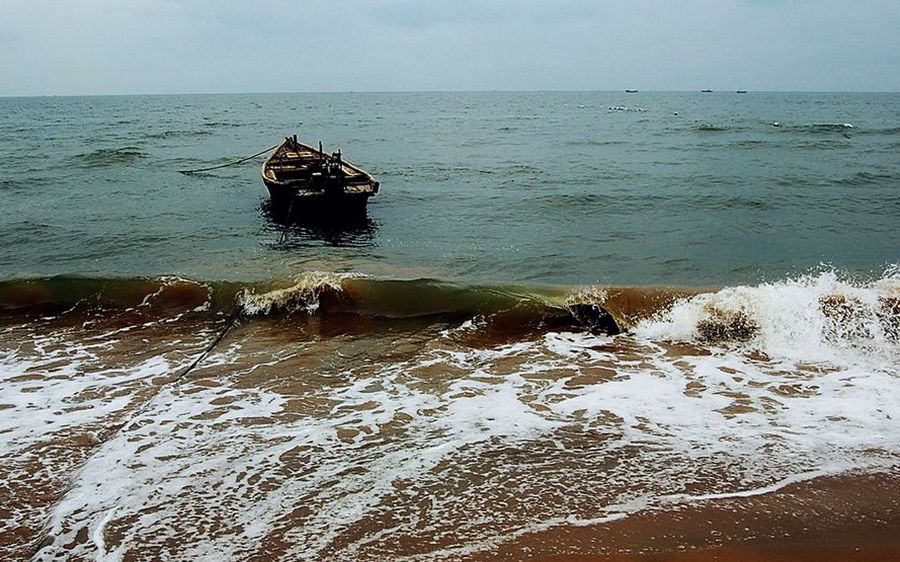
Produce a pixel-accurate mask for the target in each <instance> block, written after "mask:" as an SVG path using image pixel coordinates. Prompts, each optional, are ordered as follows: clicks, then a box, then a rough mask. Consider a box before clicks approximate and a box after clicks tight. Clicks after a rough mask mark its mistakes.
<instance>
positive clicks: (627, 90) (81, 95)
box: [0, 88, 900, 98]
mask: <svg viewBox="0 0 900 562" xmlns="http://www.w3.org/2000/svg"><path fill="white" fill-rule="evenodd" d="M739 90H740V93H748V94H749V93H758V94H897V93H900V90H752V89H744V88H738V89H735V90H732V89H728V90H710V91H704V89H691V90H641V89H639V88H634V89H632V88H617V89H612V90H584V89H556V90H544V89H538V90H517V89H508V90H507V89H486V90H281V91H257V92H251V91H247V92H237V91H234V92H145V93H72V94H3V93H0V98H88V97H140V96H247V95H286V94H494V93H496V94H503V93H507V94H517V93H518V94H537V93H548V94H549V93H630V94H635V93H637V94H640V93H655V94H664V93H671V94H676V93H677V94H683V93H706V94H709V93H713V94H716V93H719V94H722V93H724V94H735V93H738V91H739Z"/></svg>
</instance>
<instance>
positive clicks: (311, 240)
mask: <svg viewBox="0 0 900 562" xmlns="http://www.w3.org/2000/svg"><path fill="white" fill-rule="evenodd" d="M259 212H260V214H261V215H262V216H263V218H265V219H266V222H267V223H268V226H269V227H270V228H271V229H272V230H273V231H275V232H277V233H278V235H277V237H276V242H277V246H278V247H279V248H282V249H286V250H289V249H292V248H304V247H308V246H311V245H320V244H322V243H325V244H327V245H329V246H348V247H357V248H359V247H366V246H374V245H375V234H376V233H377V231H378V223H376V222H375V221H374V220H372V219H371V218H370V217H369V215H368V213H367V212H366V211H365V210H363V211H362V212H359V213H353V214H336V213H327V212H320V213H315V214H298V213H291V214H290V215H287V214H286V213H284V212H283V211H282V212H279V211H278V210H277V209H276V208H275V207H274V206H273V205H272V204H271V201H269V200H266V201H264V202H262V203H261V204H260V207H259Z"/></svg>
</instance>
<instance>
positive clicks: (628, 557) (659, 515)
mask: <svg viewBox="0 0 900 562" xmlns="http://www.w3.org/2000/svg"><path fill="white" fill-rule="evenodd" d="M898 528H900V469H898V468H892V469H889V470H887V471H885V472H878V473H871V474H867V473H851V474H843V475H837V476H821V477H817V478H814V479H811V480H807V481H804V482H799V483H794V484H789V485H787V486H784V487H783V488H780V489H779V490H777V491H773V492H768V493H765V494H761V495H756V496H750V497H735V498H728V499H716V500H704V501H702V502H700V503H695V504H687V505H680V506H673V507H672V508H669V509H659V510H648V511H642V512H639V513H635V514H633V515H630V516H628V517H625V518H622V519H618V520H615V521H611V522H608V523H603V524H598V525H590V526H585V527H576V526H562V527H555V528H552V529H548V530H545V531H538V532H534V533H529V534H525V535H522V536H520V537H518V538H516V539H514V540H512V541H510V542H508V543H504V544H502V545H500V546H499V547H498V548H497V549H495V550H494V551H491V552H481V553H476V554H472V555H468V556H464V557H462V558H460V560H465V561H468V562H487V561H489V560H491V561H492V560H534V561H542V562H563V561H566V562H635V561H646V562H688V561H691V562H694V561H697V562H709V561H714V560H722V561H729V562H763V561H767V562H812V561H817V562H844V561H849V562H856V561H859V562H863V561H867V562H879V561H885V562H887V561H893V560H900V535H898V534H897V533H896V529H898Z"/></svg>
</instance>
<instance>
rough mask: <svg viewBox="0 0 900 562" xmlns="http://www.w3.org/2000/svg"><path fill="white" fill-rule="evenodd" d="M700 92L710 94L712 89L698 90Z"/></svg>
mask: <svg viewBox="0 0 900 562" xmlns="http://www.w3.org/2000/svg"><path fill="white" fill-rule="evenodd" d="M700 92H701V93H703V94H711V93H712V90H700Z"/></svg>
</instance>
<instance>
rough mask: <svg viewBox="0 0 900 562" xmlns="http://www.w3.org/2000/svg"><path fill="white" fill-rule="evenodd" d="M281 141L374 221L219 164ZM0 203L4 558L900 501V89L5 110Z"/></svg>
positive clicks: (436, 556)
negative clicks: (338, 162)
mask: <svg viewBox="0 0 900 562" xmlns="http://www.w3.org/2000/svg"><path fill="white" fill-rule="evenodd" d="M293 134H297V135H298V137H299V138H300V140H302V141H305V142H307V144H317V143H318V141H320V140H321V141H322V142H323V144H324V146H325V150H326V151H331V150H337V149H338V148H340V149H341V150H342V153H343V157H344V159H345V160H348V161H350V162H353V163H354V164H356V165H357V166H359V167H361V168H364V169H366V170H367V171H369V172H370V173H371V174H372V175H374V176H375V177H376V179H377V180H378V181H379V182H380V183H381V189H380V191H379V193H378V194H377V195H376V196H375V197H373V198H372V199H371V200H370V202H369V205H368V210H367V214H366V216H365V217H363V218H361V219H358V220H353V221H350V222H347V223H342V222H334V221H313V222H309V221H306V222H294V223H286V222H285V221H281V220H277V219H276V217H275V215H274V214H273V213H272V209H271V208H270V207H269V203H268V196H267V193H266V190H265V188H264V186H263V183H262V181H261V178H260V171H259V170H260V164H261V162H262V158H263V157H256V158H250V159H248V160H246V161H243V162H241V163H237V164H233V165H226V164H230V163H233V162H236V161H239V160H243V159H244V158H245V157H247V156H249V155H252V154H255V153H259V152H260V151H264V150H265V149H266V148H267V147H272V146H273V145H276V144H277V143H278V142H279V141H280V140H281V139H282V138H283V137H285V136H288V135H293ZM215 166H222V167H220V168H218V169H214V170H210V171H207V172H200V173H193V174H184V173H180V172H181V171H184V170H197V169H203V168H210V167H215ZM0 209H2V211H0V559H3V560H34V561H51V560H98V561H119V560H129V561H131V560H183V561H195V560H210V561H212V560H255V561H274V560H279V561H280V560H285V561H297V560H299V561H307V560H308V561H317V560H329V561H353V560H373V561H382V560H383V561H388V560H390V561H444V560H494V559H501V557H500V556H499V554H498V553H500V552H501V551H502V552H505V553H506V554H505V555H504V556H505V557H503V558H502V559H510V560H523V559H529V557H530V556H531V555H532V554H533V551H532V550H531V549H532V547H533V546H534V541H532V542H531V543H529V544H531V545H532V546H521V548H518V549H517V548H515V545H517V544H522V545H524V544H525V543H523V542H522V541H524V540H525V539H526V538H527V537H534V536H540V535H541V533H556V535H554V536H556V537H557V538H558V537H560V536H565V535H566V534H567V533H577V532H580V531H579V530H584V529H589V528H596V527H597V526H603V525H611V524H614V523H616V522H621V521H628V520H630V519H633V518H634V517H639V516H642V515H644V516H645V515H646V514H648V513H677V512H679V511H680V510H685V509H690V508H691V507H692V506H697V505H701V504H703V505H706V504H709V503H710V502H712V503H713V504H715V503H716V502H727V501H731V500H734V499H735V498H737V499H740V498H756V497H758V498H761V500H760V501H761V502H762V504H763V507H765V501H766V500H765V498H766V497H768V496H767V494H772V493H777V492H778V491H779V490H783V489H785V488H786V487H790V486H796V485H798V483H799V484H802V483H804V482H815V481H820V480H821V479H822V478H831V477H844V476H847V475H850V476H851V477H854V478H863V477H875V476H878V475H882V476H884V475H887V476H888V477H890V478H895V477H897V476H898V475H900V94H875V93H865V94H863V93H860V94H854V93H760V92H749V93H746V94H738V93H734V92H712V93H701V92H673V93H657V92H636V93H624V92H477V93H321V94H319V93H315V94H314V93H301V94H242V95H237V94H235V95H161V96H111V97H102V96H98V97H31V98H0ZM591 305H594V306H596V307H598V308H599V307H602V310H605V311H606V312H608V313H609V314H610V315H611V316H612V318H613V319H614V320H615V322H616V324H617V326H618V327H619V328H620V330H621V333H618V334H610V333H607V331H605V330H601V329H598V328H597V327H596V326H591V325H590V323H585V322H584V321H583V319H581V318H579V317H578V315H577V314H574V313H573V311H574V310H576V309H577V307H578V306H588V307H590V306H591ZM817 479H819V480H817ZM763 511H765V509H763ZM848 517H851V518H852V517H861V518H862V519H859V521H862V520H863V519H865V518H866V517H867V515H866V514H865V513H863V514H862V515H859V514H857V515H850V516H848ZM867 521H868V522H867V523H866V524H867V525H870V526H873V527H872V528H874V529H876V530H878V529H879V527H878V525H879V523H878V521H879V520H878V519H877V518H870V519H869V520H867ZM709 523H710V524H713V521H710V522H709ZM882 523H884V521H882ZM885 525H888V523H885ZM750 527H752V525H751V526H750ZM750 527H748V528H746V529H744V530H743V531H740V530H739V531H736V532H737V533H738V534H739V535H740V534H741V533H744V534H743V535H741V536H740V537H738V538H732V539H729V538H728V537H726V536H723V535H722V533H718V534H717V533H715V532H711V533H710V534H709V535H708V536H705V537H704V538H703V540H702V541H701V540H694V541H693V542H691V541H681V542H679V540H680V539H673V540H675V542H674V543H672V544H669V546H668V547H665V548H672V549H675V548H677V549H681V550H683V549H685V548H688V549H693V548H701V547H710V546H715V545H717V544H721V543H722V542H723V541H727V540H735V541H737V540H745V539H746V540H749V539H750V538H752V537H753V536H754V535H753V533H754V532H755V531H754V529H751V528H750ZM895 530H896V529H895ZM560 533H562V535H560ZM622 544H624V543H622ZM629 544H631V543H629ZM637 544H638V546H633V545H632V546H628V547H627V548H626V547H624V546H621V547H620V546H617V543H615V542H613V543H609V544H603V545H597V544H587V543H584V542H583V541H582V542H579V543H571V544H570V543H567V542H566V541H565V540H562V539H559V540H555V541H554V542H553V543H552V544H550V543H546V542H545V543H543V544H542V545H539V546H541V548H543V549H544V551H543V554H544V555H554V556H560V557H565V556H577V555H585V554H591V553H594V554H596V553H597V552H601V551H602V552H606V553H610V554H616V553H620V554H621V553H622V552H630V550H628V549H632V548H637V549H640V548H645V550H647V551H653V549H656V548H663V547H659V546H658V545H656V546H654V545H655V544H656V543H654V544H649V543H641V541H638V543H637ZM511 545H512V547H511ZM641 545H643V546H641ZM592 549H593V550H592ZM560 559H564V558H560Z"/></svg>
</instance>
